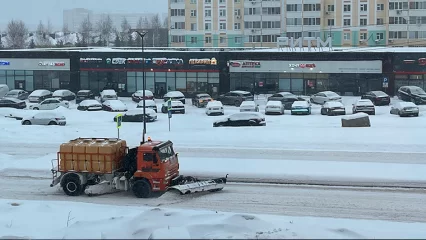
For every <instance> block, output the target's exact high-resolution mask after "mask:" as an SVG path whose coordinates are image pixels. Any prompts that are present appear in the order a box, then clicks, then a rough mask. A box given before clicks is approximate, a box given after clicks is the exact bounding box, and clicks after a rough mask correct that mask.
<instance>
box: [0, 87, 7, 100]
mask: <svg viewBox="0 0 426 240" xmlns="http://www.w3.org/2000/svg"><path fill="white" fill-rule="evenodd" d="M8 92H9V86H7V84H0V98H3V97H5V96H6V94H7V93H8Z"/></svg>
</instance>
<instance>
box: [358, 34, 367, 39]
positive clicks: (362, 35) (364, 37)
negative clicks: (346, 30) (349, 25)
mask: <svg viewBox="0 0 426 240" xmlns="http://www.w3.org/2000/svg"><path fill="white" fill-rule="evenodd" d="M359 40H367V33H365V32H364V33H360V34H359Z"/></svg>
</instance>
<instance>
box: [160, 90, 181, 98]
mask: <svg viewBox="0 0 426 240" xmlns="http://www.w3.org/2000/svg"><path fill="white" fill-rule="evenodd" d="M164 97H185V95H183V93H182V92H179V91H170V92H168V93H166V94H165V95H164Z"/></svg>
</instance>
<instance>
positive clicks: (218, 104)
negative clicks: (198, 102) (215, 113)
mask: <svg viewBox="0 0 426 240" xmlns="http://www.w3.org/2000/svg"><path fill="white" fill-rule="evenodd" d="M215 106H218V107H219V106H223V104H222V102H221V101H216V100H214V101H210V102H208V103H207V107H215Z"/></svg>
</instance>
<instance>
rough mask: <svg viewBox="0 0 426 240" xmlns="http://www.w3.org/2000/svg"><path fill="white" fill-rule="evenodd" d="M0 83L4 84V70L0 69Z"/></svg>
mask: <svg viewBox="0 0 426 240" xmlns="http://www.w3.org/2000/svg"><path fill="white" fill-rule="evenodd" d="M0 84H6V71H1V70H0Z"/></svg>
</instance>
